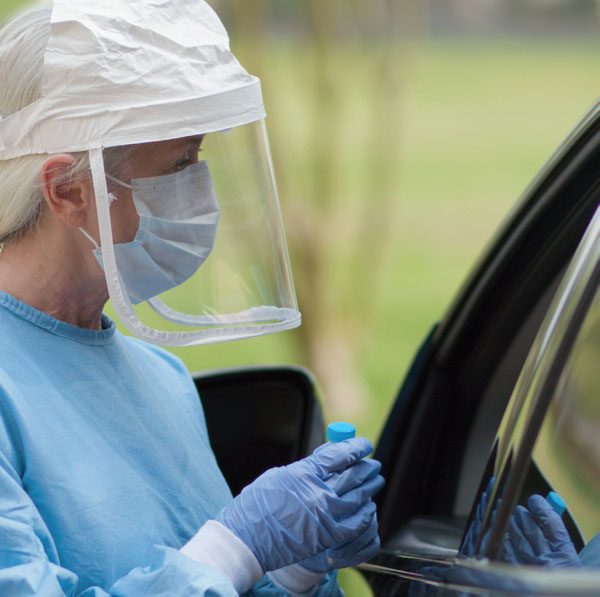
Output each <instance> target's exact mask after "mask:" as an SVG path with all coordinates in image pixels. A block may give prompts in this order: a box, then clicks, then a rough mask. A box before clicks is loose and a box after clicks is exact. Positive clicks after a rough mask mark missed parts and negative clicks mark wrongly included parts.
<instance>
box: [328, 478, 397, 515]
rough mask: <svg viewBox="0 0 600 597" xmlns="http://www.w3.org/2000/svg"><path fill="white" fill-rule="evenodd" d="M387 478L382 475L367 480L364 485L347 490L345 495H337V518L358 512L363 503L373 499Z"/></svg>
mask: <svg viewBox="0 0 600 597" xmlns="http://www.w3.org/2000/svg"><path fill="white" fill-rule="evenodd" d="M384 485H385V480H384V479H383V477H382V476H381V475H377V476H376V477H374V478H373V479H369V480H367V481H365V482H364V483H363V484H362V485H359V486H358V487H355V488H354V489H351V490H350V491H347V492H346V493H345V494H344V495H343V496H341V497H336V498H335V500H336V511H337V512H336V518H337V520H340V519H341V518H345V517H347V516H349V515H350V514H352V513H353V512H356V510H358V509H359V508H360V507H362V506H363V504H365V503H367V502H368V501H370V500H371V498H372V497H373V496H374V495H376V494H377V493H378V492H379V491H380V490H381V489H382V487H383V486H384Z"/></svg>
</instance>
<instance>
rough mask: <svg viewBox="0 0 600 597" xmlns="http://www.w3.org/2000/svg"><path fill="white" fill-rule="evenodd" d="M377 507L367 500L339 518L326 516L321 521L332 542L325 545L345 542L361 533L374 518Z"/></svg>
mask: <svg viewBox="0 0 600 597" xmlns="http://www.w3.org/2000/svg"><path fill="white" fill-rule="evenodd" d="M376 517H377V508H376V506H375V504H374V503H373V502H371V501H368V502H367V503H366V504H364V505H363V506H361V507H360V508H359V509H358V510H356V512H353V513H352V514H349V515H348V516H346V517H345V518H342V519H341V520H335V519H333V518H326V519H325V520H323V521H321V523H322V525H323V526H324V527H325V530H326V531H328V533H329V534H330V535H331V537H332V539H333V543H332V544H331V545H328V546H327V547H333V546H335V545H340V544H343V543H347V542H348V541H351V540H352V539H354V537H357V536H358V535H360V534H361V533H363V532H364V531H365V530H366V529H367V528H369V526H370V525H371V524H373V520H376Z"/></svg>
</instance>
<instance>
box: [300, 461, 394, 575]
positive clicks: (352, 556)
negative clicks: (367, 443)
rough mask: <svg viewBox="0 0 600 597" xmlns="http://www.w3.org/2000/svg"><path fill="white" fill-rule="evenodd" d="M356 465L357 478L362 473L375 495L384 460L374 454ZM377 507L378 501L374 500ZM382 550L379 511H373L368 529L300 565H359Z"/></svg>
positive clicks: (341, 489)
mask: <svg viewBox="0 0 600 597" xmlns="http://www.w3.org/2000/svg"><path fill="white" fill-rule="evenodd" d="M353 468H354V469H355V476H354V480H355V481H357V480H359V479H360V478H361V477H362V478H363V479H364V482H363V487H365V488H366V487H369V486H370V487H371V489H372V491H373V493H372V494H371V495H375V494H376V493H377V492H378V491H379V490H380V489H381V488H382V487H383V484H384V481H383V477H381V476H380V475H379V471H380V470H381V463H379V462H378V461H377V460H373V459H372V458H369V459H366V460H361V461H360V462H358V463H357V464H355V465H353ZM359 469H360V470H359ZM335 492H336V493H337V494H338V495H343V494H344V493H346V491H345V490H344V487H342V486H337V487H335ZM373 510H375V504H373ZM378 551H379V534H378V526H377V514H376V512H375V513H374V514H373V517H372V519H371V523H370V524H369V526H368V527H367V529H366V530H365V531H363V532H362V533H361V534H360V535H358V536H357V537H355V538H354V539H352V540H351V541H349V542H348V543H345V544H343V545H340V546H338V547H333V548H331V549H328V550H327V551H324V552H321V553H320V554H317V555H316V556H313V557H312V558H309V559H307V560H303V561H301V562H300V565H301V566H303V567H304V568H306V569H307V570H310V571H311V572H323V573H325V572H329V571H330V570H337V569H338V568H347V567H349V566H357V565H358V564H362V562H366V561H367V560H370V559H371V558H374V557H375V556H376V555H377V552H378Z"/></svg>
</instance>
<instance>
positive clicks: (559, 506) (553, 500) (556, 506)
mask: <svg viewBox="0 0 600 597" xmlns="http://www.w3.org/2000/svg"><path fill="white" fill-rule="evenodd" d="M546 501H547V502H548V503H549V504H550V505H551V506H552V509H553V510H554V511H555V512H556V513H557V514H558V515H559V516H562V515H563V513H564V511H565V510H566V509H567V504H566V503H565V500H563V499H562V498H561V497H560V495H558V493H556V491H551V492H550V493H549V494H548V495H547V496H546Z"/></svg>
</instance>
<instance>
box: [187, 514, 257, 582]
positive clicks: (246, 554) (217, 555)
mask: <svg viewBox="0 0 600 597" xmlns="http://www.w3.org/2000/svg"><path fill="white" fill-rule="evenodd" d="M179 551H180V552H181V553H182V554H184V555H186V556H187V557H188V558H191V559H192V560H195V561H196V562H200V563H201V564H206V565H207V566H211V567H212V568H216V569H217V570H218V571H219V572H220V573H221V574H222V575H223V576H224V577H225V578H226V579H227V580H229V582H230V583H231V584H232V585H233V586H234V587H235V590H236V591H237V592H238V593H245V592H246V591H248V590H249V589H250V587H251V586H252V585H253V584H254V583H255V582H257V581H259V580H260V579H261V578H262V577H263V576H264V572H263V570H262V568H261V566H260V564H259V563H258V560H257V559H256V557H255V555H254V554H253V553H252V552H251V551H250V549H248V547H246V545H245V543H243V542H242V541H241V539H239V538H238V537H237V536H236V535H234V534H233V533H232V532H231V531H230V530H229V529H228V528H226V527H225V526H223V525H222V524H221V523H219V522H217V521H216V520H208V521H207V522H206V523H205V524H204V525H203V526H202V527H201V528H200V530H199V531H198V532H197V533H196V534H195V535H194V536H193V537H192V538H191V539H190V540H189V541H188V542H187V543H186V544H185V545H184V546H183V547H182V548H181V549H180V550H179Z"/></svg>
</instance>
